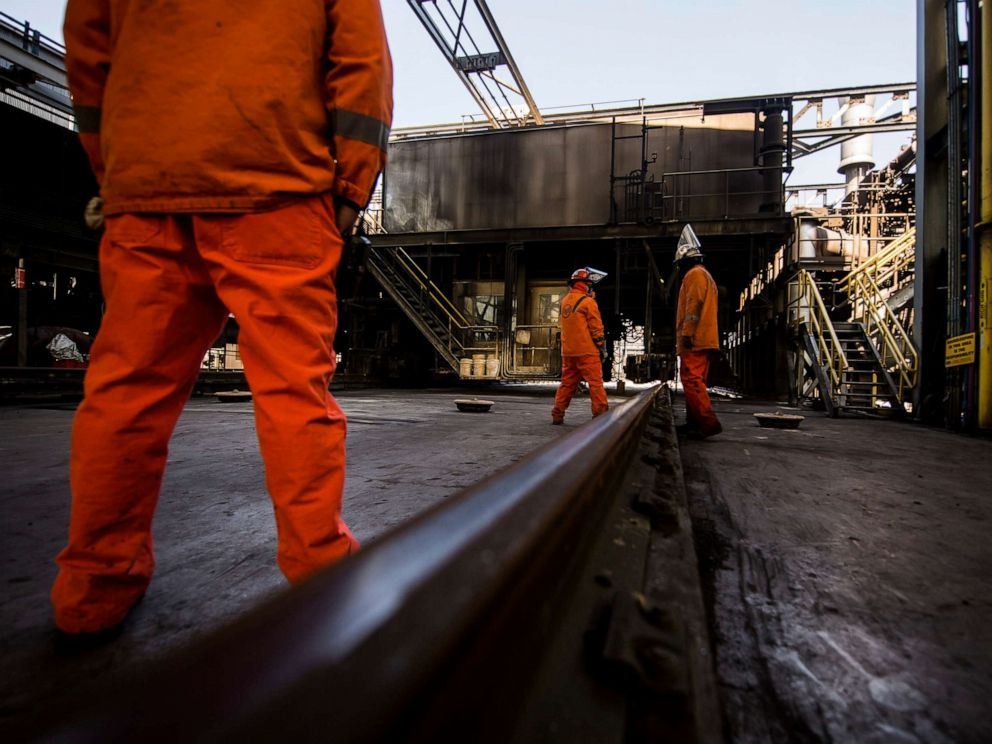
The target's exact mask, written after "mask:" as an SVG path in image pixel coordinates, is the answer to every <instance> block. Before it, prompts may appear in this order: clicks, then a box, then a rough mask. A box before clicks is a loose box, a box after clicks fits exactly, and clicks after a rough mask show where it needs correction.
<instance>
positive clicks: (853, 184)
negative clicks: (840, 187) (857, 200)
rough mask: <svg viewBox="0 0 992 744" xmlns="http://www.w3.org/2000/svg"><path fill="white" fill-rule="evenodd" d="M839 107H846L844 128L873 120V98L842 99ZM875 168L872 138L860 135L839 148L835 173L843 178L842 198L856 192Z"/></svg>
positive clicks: (842, 122) (842, 117)
mask: <svg viewBox="0 0 992 744" xmlns="http://www.w3.org/2000/svg"><path fill="white" fill-rule="evenodd" d="M840 100H841V105H842V106H844V105H846V106H847V108H846V109H845V110H844V113H843V115H842V116H841V124H843V125H844V126H845V127H856V126H858V125H859V124H867V123H869V122H871V121H874V119H875V96H864V97H862V98H842V99H840ZM874 166H875V157H874V155H873V154H872V136H871V135H870V134H862V135H859V136H857V137H854V138H853V139H849V140H847V141H846V142H844V143H842V144H841V146H840V165H838V166H837V172H838V173H840V174H842V175H843V176H844V182H845V183H846V188H845V189H844V196H847V195H848V194H850V193H851V192H852V191H856V190H857V188H858V184H859V183H861V179H862V178H864V176H865V173H867V172H868V171H870V170H871V169H872V168H873V167H874Z"/></svg>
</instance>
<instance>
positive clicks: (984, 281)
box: [973, 0, 992, 430]
mask: <svg viewBox="0 0 992 744" xmlns="http://www.w3.org/2000/svg"><path fill="white" fill-rule="evenodd" d="M980 12H981V23H980V24H976V26H977V25H980V27H981V30H980V32H979V42H980V43H978V44H976V45H975V47H976V48H977V49H980V52H979V54H980V55H981V58H980V59H979V60H977V61H976V62H977V64H975V63H974V62H973V64H974V69H977V70H979V75H978V76H977V77H978V84H979V85H980V86H981V88H980V90H981V93H980V96H981V109H980V110H981V112H982V115H981V138H982V143H981V149H980V153H981V154H980V157H981V170H980V172H981V197H980V200H979V204H980V208H981V220H980V221H979V222H978V226H977V228H978V231H979V238H978V241H979V242H978V252H979V274H978V276H979V300H978V349H977V351H978V360H977V361H978V428H979V429H986V430H989V429H992V50H990V49H989V43H990V42H992V7H990V3H989V2H988V1H987V0H986V2H984V3H983V4H982V9H981V11H980Z"/></svg>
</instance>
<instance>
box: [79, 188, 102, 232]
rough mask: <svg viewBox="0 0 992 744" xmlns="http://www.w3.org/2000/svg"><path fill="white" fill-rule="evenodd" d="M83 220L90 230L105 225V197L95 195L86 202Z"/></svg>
mask: <svg viewBox="0 0 992 744" xmlns="http://www.w3.org/2000/svg"><path fill="white" fill-rule="evenodd" d="M83 221H84V222H85V223H86V227H88V228H89V229H90V230H99V229H100V228H101V227H103V199H101V198H100V197H99V196H94V197H93V198H92V199H90V200H89V201H88V202H87V203H86V209H85V210H84V211H83Z"/></svg>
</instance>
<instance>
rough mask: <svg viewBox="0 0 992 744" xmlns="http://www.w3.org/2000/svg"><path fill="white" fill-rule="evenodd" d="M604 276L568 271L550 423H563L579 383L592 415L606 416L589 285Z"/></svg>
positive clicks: (599, 324) (600, 346) (602, 344)
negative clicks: (585, 388) (586, 391)
mask: <svg viewBox="0 0 992 744" xmlns="http://www.w3.org/2000/svg"><path fill="white" fill-rule="evenodd" d="M605 276H606V273H605V272H603V271H597V270H596V269H594V268H592V267H590V266H586V267H585V268H584V269H576V270H575V271H574V272H572V277H571V279H569V280H568V286H569V287H570V288H571V289H569V291H568V294H567V295H565V298H564V299H563V300H562V301H561V311H560V313H559V320H558V322H559V324H560V326H561V385H559V386H558V392H557V394H556V395H555V407H554V408H552V409H551V423H552V424H563V423H565V409H567V408H568V404H569V403H570V402H571V401H572V396H573V395H575V390H576V388H578V386H579V381H580V380H585V381H586V382H587V383H588V384H589V399H590V402H591V403H592V415H593V416H594V417H595V416H599V415H600V414H601V413H606V410H607V409H608V408H609V404H608V403H607V402H606V390H605V389H604V388H603V362H604V361H605V360H606V338H605V336H604V335H603V319H602V318H601V317H600V315H599V306H598V305H597V304H596V293H595V292H593V289H592V288H593V285H595V284H597V283H598V282H600V281H601V280H602V279H603V278H604V277H605Z"/></svg>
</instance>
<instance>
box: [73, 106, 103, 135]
mask: <svg viewBox="0 0 992 744" xmlns="http://www.w3.org/2000/svg"><path fill="white" fill-rule="evenodd" d="M102 111H103V109H101V108H100V107H99V106H73V107H72V113H73V114H75V115H76V127H77V128H78V129H79V133H80V134H98V133H99V132H100V113H101V112H102Z"/></svg>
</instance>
